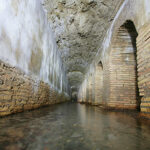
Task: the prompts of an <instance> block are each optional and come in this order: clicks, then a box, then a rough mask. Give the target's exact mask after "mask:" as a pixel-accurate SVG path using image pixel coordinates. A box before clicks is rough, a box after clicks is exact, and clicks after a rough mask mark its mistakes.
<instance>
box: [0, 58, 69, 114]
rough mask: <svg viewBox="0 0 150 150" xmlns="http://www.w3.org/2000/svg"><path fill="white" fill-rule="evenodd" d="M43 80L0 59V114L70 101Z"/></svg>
mask: <svg viewBox="0 0 150 150" xmlns="http://www.w3.org/2000/svg"><path fill="white" fill-rule="evenodd" d="M68 100H69V97H68V96H65V94H59V93H58V92H57V91H56V90H54V89H53V88H51V87H50V86H49V85H48V84H46V83H44V82H43V81H36V80H33V78H31V77H30V76H27V75H25V74H24V73H22V72H21V71H20V70H19V69H17V68H14V67H11V66H10V65H8V64H6V63H4V62H2V61H0V116H5V115H9V114H12V113H17V112H22V111H24V110H31V109H36V108H39V107H42V106H47V105H52V104H56V103H60V102H64V101H68Z"/></svg>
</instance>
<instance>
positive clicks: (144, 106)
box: [137, 23, 150, 114]
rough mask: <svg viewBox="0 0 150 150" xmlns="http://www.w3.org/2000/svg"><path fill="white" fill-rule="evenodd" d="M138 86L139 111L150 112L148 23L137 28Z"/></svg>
mask: <svg viewBox="0 0 150 150" xmlns="http://www.w3.org/2000/svg"><path fill="white" fill-rule="evenodd" d="M137 61H138V86H139V92H140V97H141V98H142V99H141V112H143V113H144V114H150V23H147V24H145V25H143V26H142V27H141V28H140V29H139V36H138V38H137Z"/></svg>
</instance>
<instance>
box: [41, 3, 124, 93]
mask: <svg viewBox="0 0 150 150" xmlns="http://www.w3.org/2000/svg"><path fill="white" fill-rule="evenodd" d="M123 1H124V0H45V1H44V2H43V5H44V6H45V8H46V10H47V13H48V19H49V21H50V24H51V26H52V29H53V31H54V32H55V36H56V40H57V44H58V48H59V50H60V52H61V56H62V58H63V62H64V64H65V66H66V70H67V73H68V74H67V75H68V77H69V82H70V85H71V88H72V92H73V94H75V93H76V91H77V90H78V88H79V86H80V84H81V83H82V80H83V78H84V75H85V73H86V70H87V69H88V66H89V64H90V63H91V61H92V60H93V58H94V56H95V54H96V52H97V51H98V49H99V47H100V45H101V44H102V41H103V39H104V36H105V35H106V32H107V30H108V28H109V26H110V24H111V22H112V20H113V18H114V16H115V15H116V12H117V11H118V9H119V7H120V5H121V4H122V2H123Z"/></svg>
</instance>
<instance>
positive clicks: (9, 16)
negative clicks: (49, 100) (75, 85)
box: [0, 0, 68, 92]
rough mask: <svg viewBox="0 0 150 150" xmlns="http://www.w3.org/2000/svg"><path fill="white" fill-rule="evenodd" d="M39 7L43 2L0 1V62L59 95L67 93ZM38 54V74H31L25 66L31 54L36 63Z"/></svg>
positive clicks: (38, 0) (42, 11) (47, 27)
mask: <svg viewBox="0 0 150 150" xmlns="http://www.w3.org/2000/svg"><path fill="white" fill-rule="evenodd" d="M42 3H43V0H0V59H1V60H3V61H5V62H6V61H7V62H8V63H9V64H11V65H13V66H16V67H19V68H20V69H22V70H23V71H24V72H25V73H27V74H29V73H31V74H32V75H36V76H37V77H38V79H40V80H43V81H45V82H47V83H49V84H50V85H51V86H53V87H54V88H56V89H57V90H58V91H60V92H62V89H68V87H67V86H68V85H67V83H68V81H67V78H66V74H65V71H64V68H63V66H62V61H61V58H60V54H59V52H58V50H57V46H56V42H55V39H54V38H53V37H54V35H53V33H52V31H51V28H50V25H49V23H48V21H47V16H46V15H45V11H44V9H43V6H42ZM38 50H40V51H41V52H42V55H43V57H42V58H41V59H42V60H41V68H40V70H39V73H38V74H35V73H34V72H31V70H30V69H29V64H30V62H31V56H32V53H33V52H34V54H35V55H36V56H35V57H37V59H38V55H39V54H38ZM39 62H40V60H39ZM50 76H52V78H53V80H52V81H50V78H49V77H50ZM55 80H57V82H55ZM58 84H60V88H58V86H57V85H58ZM66 92H67V91H66Z"/></svg>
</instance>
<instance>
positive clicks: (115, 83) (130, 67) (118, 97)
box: [110, 20, 140, 109]
mask: <svg viewBox="0 0 150 150" xmlns="http://www.w3.org/2000/svg"><path fill="white" fill-rule="evenodd" d="M137 36H138V33H137V31H136V28H135V26H134V23H133V22H132V21H129V20H128V21H126V22H125V23H124V24H123V25H122V26H121V27H120V28H119V30H118V32H117V33H116V35H115V36H114V38H113V42H112V49H111V53H110V106H115V107H118V108H119V107H120V108H125V109H135V108H138V107H139V105H140V102H139V90H138V85H137V83H138V82H137V60H136V59H137V58H136V52H137V47H136V38H137Z"/></svg>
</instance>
